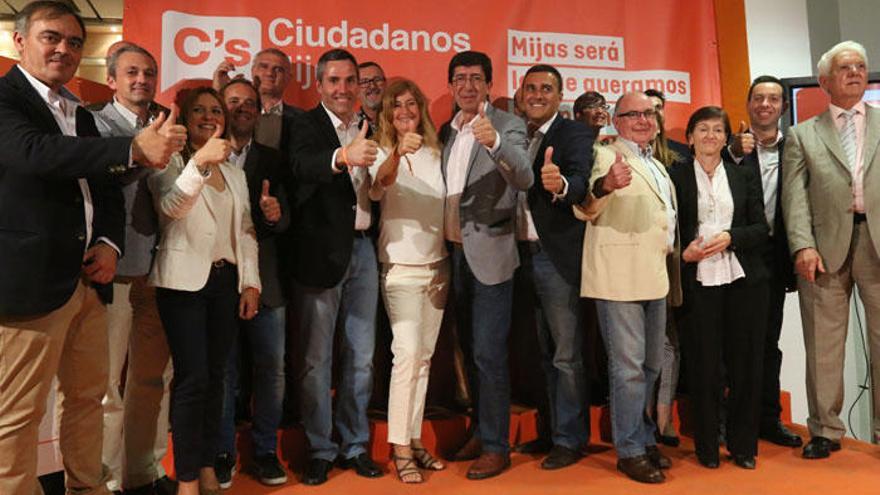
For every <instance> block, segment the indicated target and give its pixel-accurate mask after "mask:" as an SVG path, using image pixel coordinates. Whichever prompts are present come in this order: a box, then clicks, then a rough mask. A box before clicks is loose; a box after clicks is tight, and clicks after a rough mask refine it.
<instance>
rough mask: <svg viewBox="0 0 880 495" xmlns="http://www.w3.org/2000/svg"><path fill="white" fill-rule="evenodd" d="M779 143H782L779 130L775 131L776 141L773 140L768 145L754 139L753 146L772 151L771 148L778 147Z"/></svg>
mask: <svg viewBox="0 0 880 495" xmlns="http://www.w3.org/2000/svg"><path fill="white" fill-rule="evenodd" d="M753 135H754V134H753ZM780 141H782V131H781V130H779V129H776V139H774V140H773V142H772V143H770V144H761V141H759V140H758V139H755V144H756V145H757V146H758V148H762V149H772V148H775V147H777V146H779V142H780Z"/></svg>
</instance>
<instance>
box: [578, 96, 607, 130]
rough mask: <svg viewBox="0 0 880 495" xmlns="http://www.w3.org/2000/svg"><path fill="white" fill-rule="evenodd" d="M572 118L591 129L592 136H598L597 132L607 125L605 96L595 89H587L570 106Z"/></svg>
mask: <svg viewBox="0 0 880 495" xmlns="http://www.w3.org/2000/svg"><path fill="white" fill-rule="evenodd" d="M572 112H573V113H574V120H577V121H579V122H583V123H584V124H586V126H587V127H589V128H590V130H592V131H593V138H594V139H595V138H598V137H599V132H600V131H601V130H602V128H603V127H605V126H606V125H608V121H609V116H608V103H606V102H605V97H604V96H602V95H601V94H600V93H597V92H595V91H587V92H586V93H584V94H582V95H580V96H578V97H577V99H576V100H574V105H573V106H572Z"/></svg>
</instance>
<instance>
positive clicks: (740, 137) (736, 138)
mask: <svg viewBox="0 0 880 495" xmlns="http://www.w3.org/2000/svg"><path fill="white" fill-rule="evenodd" d="M730 148H731V149H730V151H731V152H732V153H733V155H734V156H735V157H737V158H742V157H744V156H746V155H748V154H750V153H751V152H752V151H754V149H755V136H754V134H752V133H751V132H749V127H748V126H747V125H746V123H745V121H743V120H741V121H740V122H739V132H737V133H736V134H734V135H733V142H731V143H730Z"/></svg>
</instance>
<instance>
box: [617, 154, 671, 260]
mask: <svg viewBox="0 0 880 495" xmlns="http://www.w3.org/2000/svg"><path fill="white" fill-rule="evenodd" d="M617 139H618V140H620V142H622V143H623V144H625V145H627V146H628V147H629V149H630V150H632V152H633V153H635V155H636V156H637V157H639V160H641V161H642V164H643V165H644V167H645V168H646V169H648V172H650V173H651V176H652V177H654V183H655V184H656V185H657V189H659V190H660V197H661V198H662V199H663V206H664V207H665V210H666V248H667V249H668V250H669V252H670V253H671V252H672V251H673V250H674V249H675V227H676V218H677V216H676V212H675V204H674V203H673V202H672V194H673V193H672V184H670V183H669V179H668V178H667V176H665V175H663V172H662V171H661V170H660V167H662V166H663V165H661V164H660V162H658V161H657V160H655V159H654V151H653V149H652V148H651V146H646V147H645V149H644V150H643V149H642V148H640V147H639V145H638V144H636V143H635V142H633V141H630V140H628V139H624V138H622V137H618V138H617Z"/></svg>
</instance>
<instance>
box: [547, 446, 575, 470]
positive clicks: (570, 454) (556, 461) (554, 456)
mask: <svg viewBox="0 0 880 495" xmlns="http://www.w3.org/2000/svg"><path fill="white" fill-rule="evenodd" d="M581 457H583V456H582V455H581V453H580V452H578V451H576V450H571V449H569V448H567V447H563V446H561V445H554V446H553V448H552V449H550V453H549V454H547V457H545V458H544V460H543V461H541V469H548V470H552V469H561V468H564V467H566V466H571V465H572V464H574V463H576V462H577V461H579V460H580V458H581Z"/></svg>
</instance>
